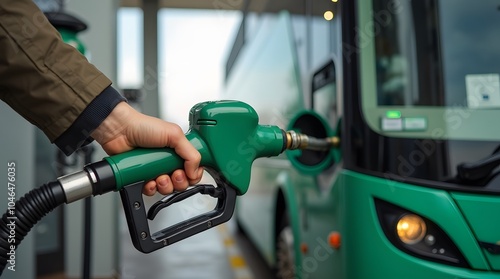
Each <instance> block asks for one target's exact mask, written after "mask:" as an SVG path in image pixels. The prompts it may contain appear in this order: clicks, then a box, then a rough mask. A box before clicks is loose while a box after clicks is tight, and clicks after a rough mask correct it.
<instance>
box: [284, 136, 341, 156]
mask: <svg viewBox="0 0 500 279" xmlns="http://www.w3.org/2000/svg"><path fill="white" fill-rule="evenodd" d="M339 146H340V139H339V137H336V136H333V137H327V138H323V139H318V138H315V137H311V136H308V135H305V134H300V133H297V132H295V131H287V132H286V149H288V150H294V149H302V150H316V151H325V150H328V149H331V148H333V147H339Z"/></svg>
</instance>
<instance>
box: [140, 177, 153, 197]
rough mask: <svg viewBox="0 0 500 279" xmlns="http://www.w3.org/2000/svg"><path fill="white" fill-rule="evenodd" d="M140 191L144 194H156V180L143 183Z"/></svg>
mask: <svg viewBox="0 0 500 279" xmlns="http://www.w3.org/2000/svg"><path fill="white" fill-rule="evenodd" d="M142 193H143V194H144V195H146V196H152V195H154V194H156V181H154V180H151V181H148V182H147V183H146V184H144V187H143V188H142Z"/></svg>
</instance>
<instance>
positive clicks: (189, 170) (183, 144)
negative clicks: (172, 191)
mask: <svg viewBox="0 0 500 279" xmlns="http://www.w3.org/2000/svg"><path fill="white" fill-rule="evenodd" d="M170 143H171V144H170V147H172V148H174V150H175V153H177V155H179V156H180V157H181V158H183V159H184V170H185V172H186V176H187V177H188V178H189V179H192V180H196V179H198V178H199V170H198V169H199V166H200V161H201V155H200V152H198V150H196V148H194V146H193V145H192V144H191V143H190V142H189V141H188V140H187V138H186V136H185V135H184V134H182V133H173V134H172V138H171V141H170ZM174 184H175V183H174Z"/></svg>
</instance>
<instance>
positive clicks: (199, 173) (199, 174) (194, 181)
mask: <svg viewBox="0 0 500 279" xmlns="http://www.w3.org/2000/svg"><path fill="white" fill-rule="evenodd" d="M203 171H204V169H203V167H199V168H198V171H197V173H196V178H195V179H190V178H188V182H189V185H195V184H198V183H199V182H200V181H201V178H202V176H203Z"/></svg>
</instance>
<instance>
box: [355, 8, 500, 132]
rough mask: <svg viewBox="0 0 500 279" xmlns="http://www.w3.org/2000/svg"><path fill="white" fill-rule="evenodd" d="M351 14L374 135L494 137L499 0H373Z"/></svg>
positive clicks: (499, 72)
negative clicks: (356, 26)
mask: <svg viewBox="0 0 500 279" xmlns="http://www.w3.org/2000/svg"><path fill="white" fill-rule="evenodd" d="M358 9H359V14H358V15H359V16H358V23H359V29H358V30H357V32H358V34H357V36H358V38H359V45H358V46H356V47H357V49H358V50H359V52H360V62H361V63H360V65H361V78H362V83H361V86H362V94H363V95H362V104H363V114H364V116H365V120H366V121H367V122H368V124H369V126H370V127H371V128H372V129H373V130H374V131H376V132H377V133H380V134H382V135H386V136H392V137H405V138H415V137H417V138H436V137H441V138H445V139H460V140H490V141H491V140H499V139H500V128H499V127H498V124H497V122H496V119H499V118H500V51H499V50H500V36H498V26H500V2H499V1H498V0H481V1H473V2H471V1H469V0H425V1H422V0H372V1H371V2H370V1H360V5H359V7H358ZM490 123H491V124H492V125H495V127H488V125H489V124H490Z"/></svg>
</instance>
